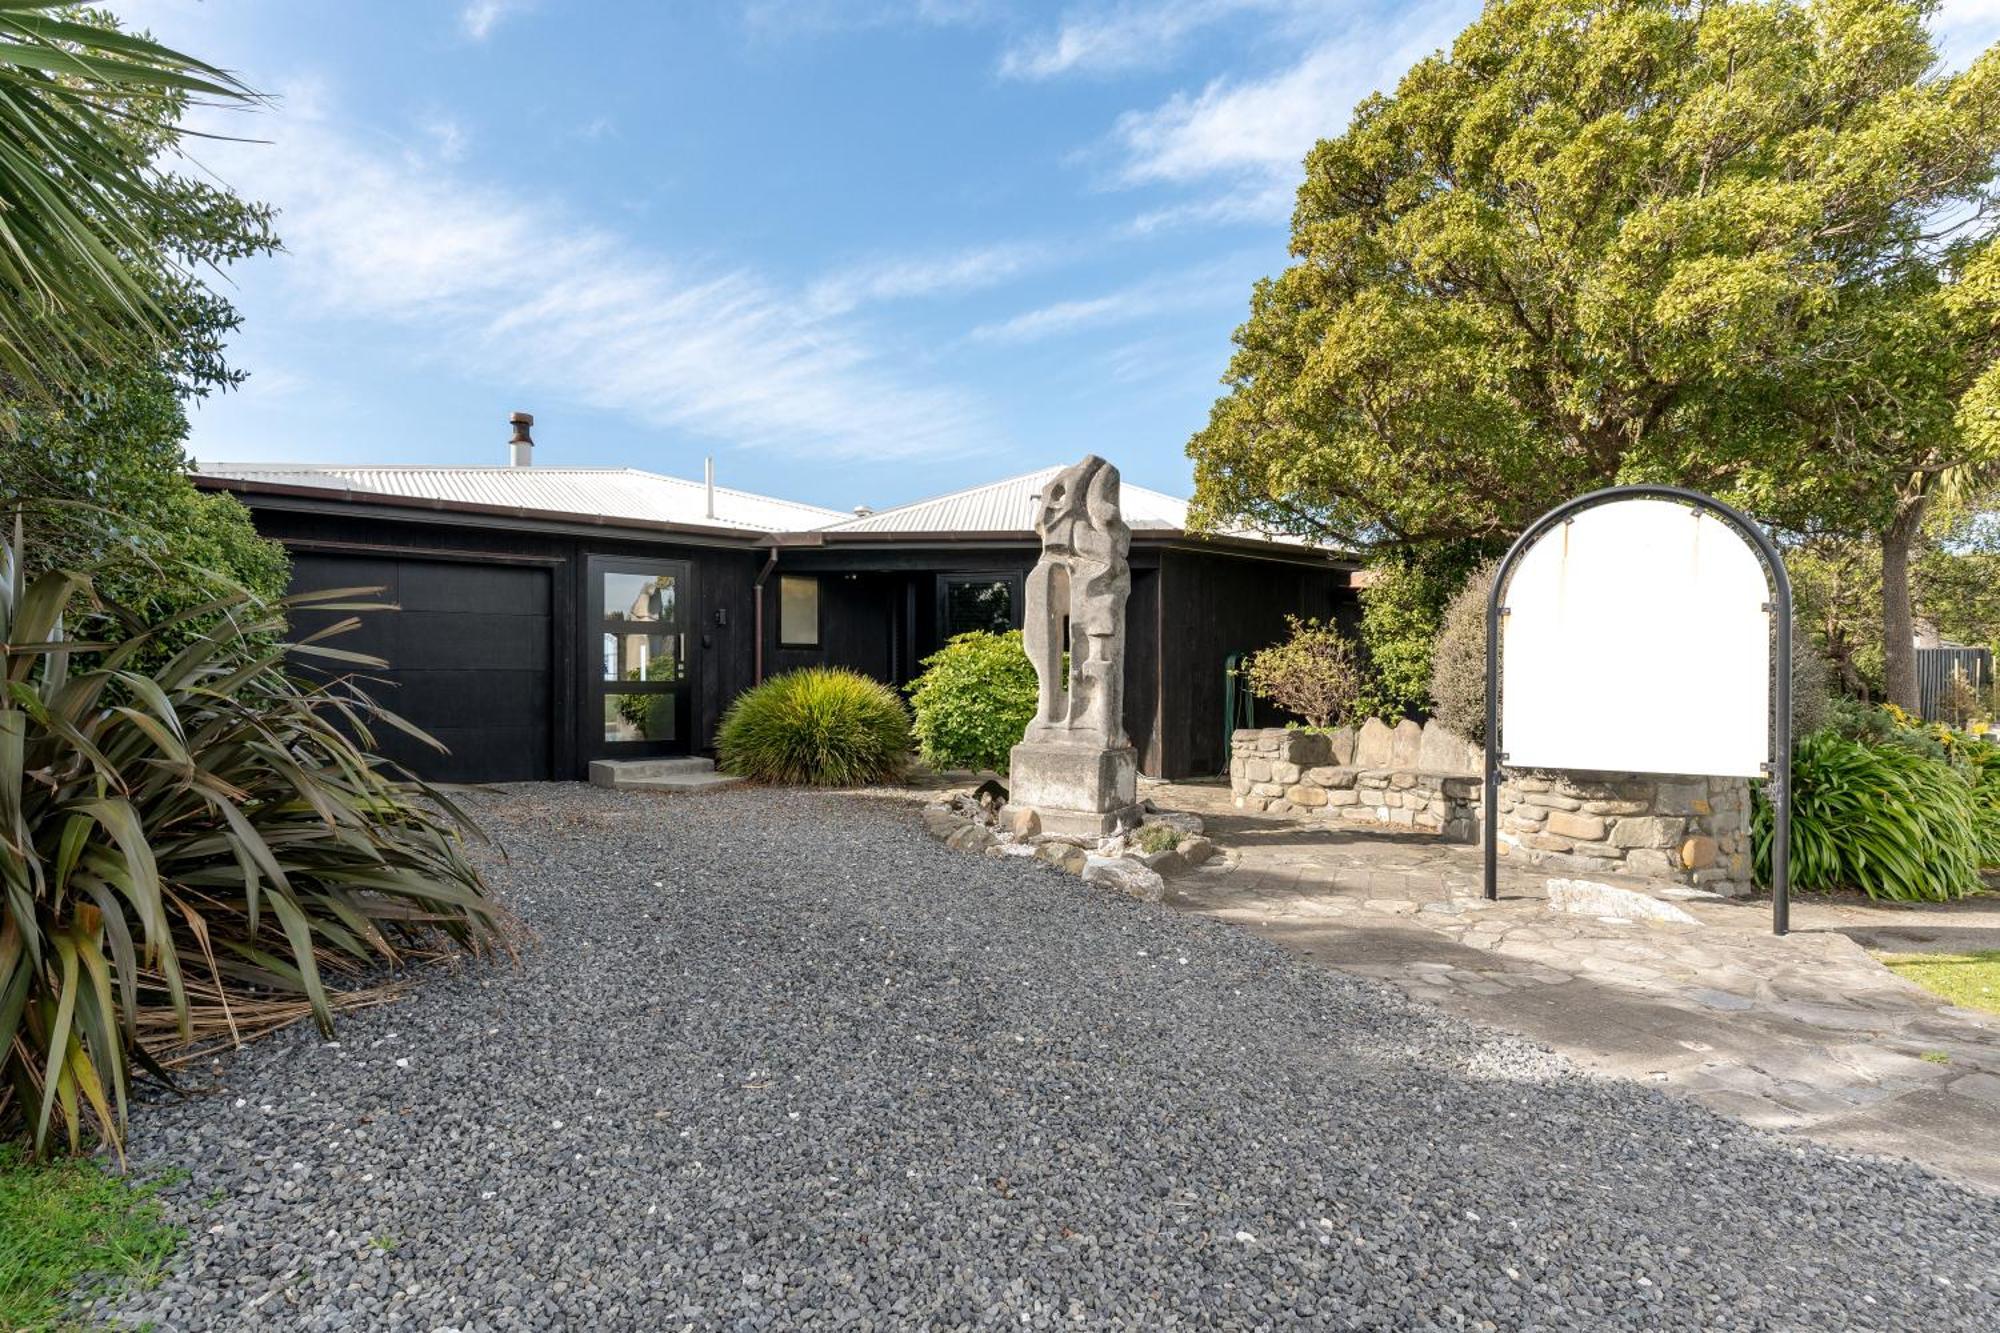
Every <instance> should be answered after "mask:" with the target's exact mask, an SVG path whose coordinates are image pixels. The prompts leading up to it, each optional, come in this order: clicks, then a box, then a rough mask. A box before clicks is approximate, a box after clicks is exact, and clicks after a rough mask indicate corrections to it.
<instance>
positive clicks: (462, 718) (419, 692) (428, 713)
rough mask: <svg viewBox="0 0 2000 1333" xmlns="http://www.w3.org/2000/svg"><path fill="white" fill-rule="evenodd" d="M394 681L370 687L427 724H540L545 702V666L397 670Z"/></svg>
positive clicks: (386, 704) (379, 696) (388, 702)
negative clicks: (540, 668) (530, 668)
mask: <svg viewBox="0 0 2000 1333" xmlns="http://www.w3.org/2000/svg"><path fill="white" fill-rule="evenodd" d="M394 681H395V684H394V687H393V688H387V689H377V690H374V691H371V693H372V694H373V696H374V698H375V699H376V701H377V702H378V703H380V704H381V705H382V706H383V707H384V708H387V709H390V710H391V711H393V712H396V713H400V714H402V715H403V716H404V717H423V718H428V719H430V726H431V727H479V726H490V727H514V728H519V727H523V726H540V725H541V724H542V723H543V722H544V721H545V720H546V715H547V711H548V707H549V673H548V672H546V671H477V672H465V671H398V672H397V673H396V674H395V676H394ZM426 729H427V730H428V729H429V728H426Z"/></svg>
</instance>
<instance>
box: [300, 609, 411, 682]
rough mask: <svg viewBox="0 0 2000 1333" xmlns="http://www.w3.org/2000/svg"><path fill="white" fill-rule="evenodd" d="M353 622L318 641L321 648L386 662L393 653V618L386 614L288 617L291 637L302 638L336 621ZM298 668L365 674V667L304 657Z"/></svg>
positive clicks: (303, 613)
mask: <svg viewBox="0 0 2000 1333" xmlns="http://www.w3.org/2000/svg"><path fill="white" fill-rule="evenodd" d="M348 619H353V620H356V621H358V622H360V623H358V624H356V625H355V626H354V627H353V628H352V629H348V630H343V631H342V632H341V633H339V634H331V635H328V636H327V637H326V638H324V639H321V640H320V641H319V642H320V644H321V645H323V646H325V647H327V648H337V649H339V650H340V651H341V652H343V653H366V654H368V655H369V656H370V657H380V658H384V659H387V658H389V657H392V656H394V654H395V651H396V618H395V613H393V612H390V611H341V612H326V611H294V612H293V613H292V615H291V623H292V637H293V638H297V639H303V638H305V637H307V636H308V635H311V634H317V633H318V632H319V631H321V630H323V629H325V628H326V627H327V626H329V625H331V624H333V623H334V622H336V621H340V620H348ZM301 665H310V666H312V667H313V669H314V670H316V671H322V672H327V671H331V672H341V671H346V670H358V671H366V670H368V668H366V667H350V666H349V665H347V664H345V663H339V662H328V661H325V660H323V659H318V658H307V659H305V660H304V662H302V663H301Z"/></svg>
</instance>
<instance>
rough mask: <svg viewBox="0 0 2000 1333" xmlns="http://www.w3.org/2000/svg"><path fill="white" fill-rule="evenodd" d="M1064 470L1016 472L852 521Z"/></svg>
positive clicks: (1050, 469) (1051, 468) (1058, 466)
mask: <svg viewBox="0 0 2000 1333" xmlns="http://www.w3.org/2000/svg"><path fill="white" fill-rule="evenodd" d="M1062 470H1063V468H1062V465H1061V464H1051V465H1050V466H1048V467H1037V468H1029V469H1028V470H1027V471H1026V472H1016V473H1015V474H1014V475H1013V476H1011V477H1000V478H998V479H997V480H994V481H982V482H980V483H979V484H978V485H976V486H961V487H959V488H958V489H957V490H954V491H939V492H938V493H937V494H936V495H926V496H924V497H923V498H922V499H919V500H906V501H904V502H903V503H902V504H899V505H890V506H889V507H888V508H887V509H877V510H875V511H873V512H872V513H868V514H856V515H855V516H854V517H853V519H852V520H851V521H853V522H857V523H858V522H860V521H861V520H863V519H870V518H881V517H883V516H884V515H887V514H894V513H897V512H899V511H901V510H904V509H916V508H919V507H920V506H923V505H927V504H936V503H937V502H938V501H939V500H949V499H951V498H952V497H954V496H959V495H970V494H972V493H973V492H974V491H990V490H992V489H994V488H995V487H996V486H1011V485H1013V484H1014V483H1015V482H1017V481H1026V480H1027V479H1028V478H1030V477H1034V476H1039V475H1041V474H1042V473H1044V472H1057V473H1059V472H1061V471H1062Z"/></svg>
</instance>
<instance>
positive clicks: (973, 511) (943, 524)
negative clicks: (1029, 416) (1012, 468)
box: [822, 467, 1311, 546]
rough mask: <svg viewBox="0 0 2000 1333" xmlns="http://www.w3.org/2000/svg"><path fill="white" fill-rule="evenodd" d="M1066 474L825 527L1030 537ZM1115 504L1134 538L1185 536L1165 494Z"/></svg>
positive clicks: (1291, 540) (1236, 531) (1146, 492)
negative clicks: (1051, 487)
mask: <svg viewBox="0 0 2000 1333" xmlns="http://www.w3.org/2000/svg"><path fill="white" fill-rule="evenodd" d="M1063 471H1064V469H1063V468H1060V467H1045V468H1038V469H1037V470H1035V471H1033V472H1024V473H1022V474H1021V475H1020V476H1018V477H1006V478H1003V479H1002V480H1000V481H989V482H987V483H986V484H985V485H983V486H970V487H967V488H966V489H965V490H962V491H952V492H951V493H950V494H948V495H935V496H932V497H931V498H930V499H928V500H916V501H913V502H911V503H910V504H906V505H898V506H896V507H895V508H894V509H884V510H882V511H881V512H879V513H874V514H863V515H861V516H859V517H856V518H847V519H843V520H842V521H841V522H838V523H829V524H827V525H826V526H825V527H824V528H823V529H822V531H825V532H829V533H847V532H879V533H885V534H889V533H909V534H917V533H941V534H942V533H969V532H977V533H1002V532H1008V533H1012V532H1018V533H1023V534H1032V533H1033V532H1034V530H1035V520H1036V518H1038V517H1039V516H1040V509H1041V498H1042V491H1043V490H1044V489H1046V488H1047V486H1048V484H1049V483H1050V482H1051V481H1053V480H1054V479H1055V478H1056V477H1057V476H1059V475H1061V474H1062V472H1063ZM1118 504H1119V508H1120V510H1121V511H1122V512H1123V514H1124V518H1125V525H1126V526H1127V527H1129V528H1131V529H1132V530H1133V531H1134V532H1169V533H1179V532H1185V531H1186V530H1187V512H1188V502H1187V501H1186V500H1182V499H1178V498H1176V497H1174V496H1171V495H1168V494H1166V493H1165V492H1163V491H1156V490H1152V489H1150V488H1148V487H1145V486H1135V485H1133V484H1132V483H1131V482H1129V481H1124V480H1122V479H1121V480H1120V482H1119V485H1118ZM1217 535H1218V536H1224V537H1235V538H1238V539H1243V540H1250V541H1261V542H1274V543H1277V544H1279V545H1284V546H1306V545H1311V543H1309V542H1304V541H1301V540H1300V539H1299V538H1297V537H1294V536H1291V535H1289V534H1285V533H1266V532H1258V531H1255V530H1253V529H1250V528H1237V527H1226V528H1220V529H1217Z"/></svg>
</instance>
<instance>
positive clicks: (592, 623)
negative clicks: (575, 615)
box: [584, 556, 690, 758]
mask: <svg viewBox="0 0 2000 1333" xmlns="http://www.w3.org/2000/svg"><path fill="white" fill-rule="evenodd" d="M689 591H690V583H689V566H688V565H687V563H686V562H684V561H677V560H676V561H644V560H622V559H615V558H612V557H609V556H594V557H592V558H591V561H590V596H589V599H588V600H589V606H588V608H587V611H586V620H585V627H584V633H585V635H586V641H587V642H588V643H590V644H591V649H590V651H589V654H588V656H589V658H590V659H591V660H593V661H594V664H595V665H594V669H592V670H591V671H589V672H588V673H587V679H588V688H589V689H590V691H591V693H592V695H593V696H594V698H593V699H592V701H591V702H590V703H589V704H587V705H586V707H585V709H584V727H585V730H586V733H587V734H586V736H585V738H584V740H585V745H586V748H587V749H588V750H589V751H590V752H591V753H593V754H597V755H602V756H605V757H611V758H617V757H639V756H642V755H647V754H664V753H681V752H685V751H686V750H687V749H688V748H689V746H688V741H689V736H688V725H689V724H688V706H689V705H688V701H689V691H688V685H689V679H688V675H689V672H688V655H687V642H688V636H687V626H686V623H685V619H684V615H685V608H687V607H688V606H689V605H690V603H689Z"/></svg>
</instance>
